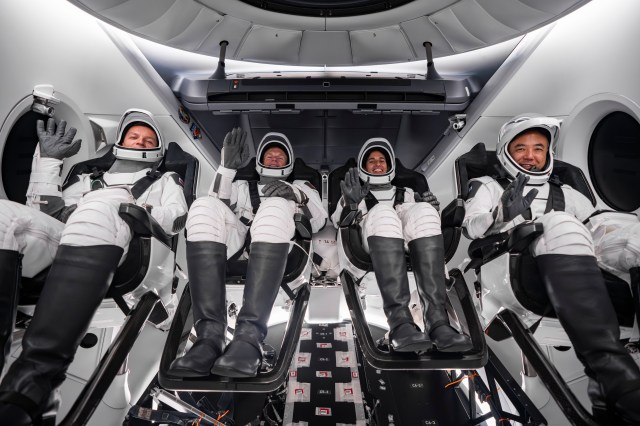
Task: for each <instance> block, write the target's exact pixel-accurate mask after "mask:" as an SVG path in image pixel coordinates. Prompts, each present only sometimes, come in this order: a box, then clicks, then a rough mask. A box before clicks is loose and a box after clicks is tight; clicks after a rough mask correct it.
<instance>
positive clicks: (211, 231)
mask: <svg viewBox="0 0 640 426" xmlns="http://www.w3.org/2000/svg"><path fill="white" fill-rule="evenodd" d="M225 210H228V211H229V212H231V210H229V207H228V206H227V205H226V204H225V203H223V202H222V201H221V200H219V199H218V198H214V197H201V198H198V199H197V200H195V201H194V202H193V204H192V205H191V208H190V209H189V214H188V216H187V225H186V227H187V240H188V241H213V242H216V243H223V244H224V243H225V242H226V235H227V232H226V227H225V222H226V220H225V215H226V212H225Z"/></svg>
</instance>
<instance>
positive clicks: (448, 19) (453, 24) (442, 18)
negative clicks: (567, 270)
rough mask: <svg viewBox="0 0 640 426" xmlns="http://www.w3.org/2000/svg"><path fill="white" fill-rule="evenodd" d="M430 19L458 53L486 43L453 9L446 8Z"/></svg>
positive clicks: (477, 47)
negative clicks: (468, 28) (471, 31)
mask: <svg viewBox="0 0 640 426" xmlns="http://www.w3.org/2000/svg"><path fill="white" fill-rule="evenodd" d="M430 21H431V22H432V23H433V25H435V26H436V27H437V28H438V29H439V30H440V32H441V33H442V35H443V36H444V38H445V39H446V40H447V42H448V43H449V44H450V45H451V47H453V50H454V51H455V52H456V53H459V52H464V51H467V50H473V49H479V48H481V47H484V46H485V43H484V42H483V41H482V40H480V39H478V38H477V37H475V36H474V35H473V34H471V33H470V32H469V31H468V30H467V29H466V28H465V27H464V25H462V23H461V22H460V20H459V19H458V17H457V16H456V15H455V13H453V11H452V10H451V9H445V10H443V11H440V12H438V13H436V14H434V15H433V16H431V18H430Z"/></svg>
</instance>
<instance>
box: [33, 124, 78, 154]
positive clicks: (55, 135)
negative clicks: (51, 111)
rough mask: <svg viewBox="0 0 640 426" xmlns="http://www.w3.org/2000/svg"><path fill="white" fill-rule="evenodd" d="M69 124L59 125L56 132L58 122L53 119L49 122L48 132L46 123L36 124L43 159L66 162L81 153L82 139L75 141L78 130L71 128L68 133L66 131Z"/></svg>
mask: <svg viewBox="0 0 640 426" xmlns="http://www.w3.org/2000/svg"><path fill="white" fill-rule="evenodd" d="M66 127H67V122H66V121H64V120H62V121H60V124H58V129H57V130H56V122H55V120H54V119H53V118H50V119H49V120H48V121H47V130H45V129H44V121H42V120H38V121H37V122H36V132H37V134H38V142H39V143H40V156H41V157H42V158H56V159H58V160H64V159H65V158H68V157H71V156H72V155H75V154H77V153H78V151H80V144H82V139H77V140H75V141H74V140H73V138H74V137H75V135H76V129H75V128H73V127H70V128H69V130H68V131H67V132H65V129H66Z"/></svg>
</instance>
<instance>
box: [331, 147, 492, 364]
mask: <svg viewBox="0 0 640 426" xmlns="http://www.w3.org/2000/svg"><path fill="white" fill-rule="evenodd" d="M355 165H356V161H355V159H354V158H350V159H349V160H347V162H346V164H345V165H344V166H341V167H339V168H337V169H335V170H334V171H333V172H331V174H330V175H329V197H328V198H329V216H331V215H332V214H333V212H334V211H335V209H336V206H337V203H338V202H339V200H340V197H341V195H342V194H341V191H340V181H341V180H343V179H344V175H345V174H346V172H347V171H348V170H349V169H350V168H352V167H355ZM395 170H396V174H395V178H394V180H393V181H392V182H391V184H392V185H395V186H397V187H402V188H411V189H413V190H414V191H415V192H417V193H423V192H425V191H428V190H429V185H428V184H427V180H426V178H425V177H424V175H422V174H420V173H418V172H416V171H413V170H410V169H407V168H406V167H404V166H403V165H402V163H401V162H400V160H398V159H396V168H395ZM463 218H464V203H463V202H462V201H461V200H454V202H452V203H451V204H449V205H448V206H447V207H446V208H445V209H444V210H443V211H442V214H441V221H442V229H443V238H444V247H445V260H446V261H449V260H450V259H451V257H452V256H453V255H454V254H455V251H456V248H457V242H458V240H459V238H460V235H461V232H462V228H461V225H462V220H463ZM343 222H344V223H340V228H339V230H338V247H339V250H340V249H342V250H343V251H344V255H345V256H346V258H347V259H348V261H349V263H350V264H349V265H348V266H347V267H346V268H344V270H343V271H342V274H341V280H342V288H343V291H344V293H345V296H346V298H347V304H348V305H349V309H350V311H351V314H352V320H353V324H354V327H355V329H356V334H358V335H359V336H360V341H361V344H362V349H363V352H364V355H365V358H366V359H367V361H368V362H369V363H370V364H371V365H372V366H374V367H375V368H379V369H442V368H460V369H470V368H479V367H482V366H483V365H484V364H485V363H486V362H487V348H486V344H485V341H484V335H483V333H482V330H481V327H480V322H479V320H478V317H477V312H476V310H475V308H474V307H473V303H472V301H471V295H470V294H469V291H468V289H467V288H466V285H464V280H462V279H461V278H462V275H461V274H460V273H459V271H457V270H453V271H450V273H449V276H450V280H449V283H448V285H447V287H448V292H447V293H448V296H449V302H450V303H448V307H447V308H448V309H447V310H448V312H449V315H450V317H452V318H453V320H454V321H455V322H457V323H459V324H460V326H461V328H462V330H463V331H464V332H465V333H467V334H468V335H469V336H471V339H472V341H473V345H474V350H473V351H472V352H470V353H466V354H456V355H455V357H454V358H452V357H446V356H443V354H438V355H434V356H432V355H430V354H427V355H422V356H418V355H416V354H413V353H402V354H400V353H391V352H389V351H386V350H383V349H382V348H381V347H379V345H377V344H376V343H375V342H374V341H373V338H372V337H371V332H370V330H369V327H368V324H367V321H366V319H365V316H364V310H363V306H362V304H361V299H363V298H362V297H361V290H360V289H359V288H358V284H359V281H360V280H361V278H362V277H363V276H364V275H365V274H366V273H367V272H369V271H372V264H371V258H370V257H369V254H368V253H367V252H366V251H365V250H364V246H363V244H362V235H361V230H360V226H359V225H358V223H357V216H356V214H352V215H349V216H348V217H347V218H346V219H345V220H344V221H343ZM407 270H408V271H410V270H411V264H410V261H409V257H408V255H407Z"/></svg>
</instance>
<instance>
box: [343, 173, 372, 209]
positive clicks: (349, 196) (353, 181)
mask: <svg viewBox="0 0 640 426" xmlns="http://www.w3.org/2000/svg"><path fill="white" fill-rule="evenodd" d="M340 189H341V190H342V196H343V197H344V201H345V202H346V203H347V204H360V201H362V199H363V198H364V197H365V196H366V195H367V194H368V193H369V189H370V188H369V182H366V183H365V184H364V185H362V184H361V183H360V177H359V176H358V169H357V168H355V167H352V168H351V169H349V171H347V173H346V174H345V175H344V180H343V181H341V182H340Z"/></svg>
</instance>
